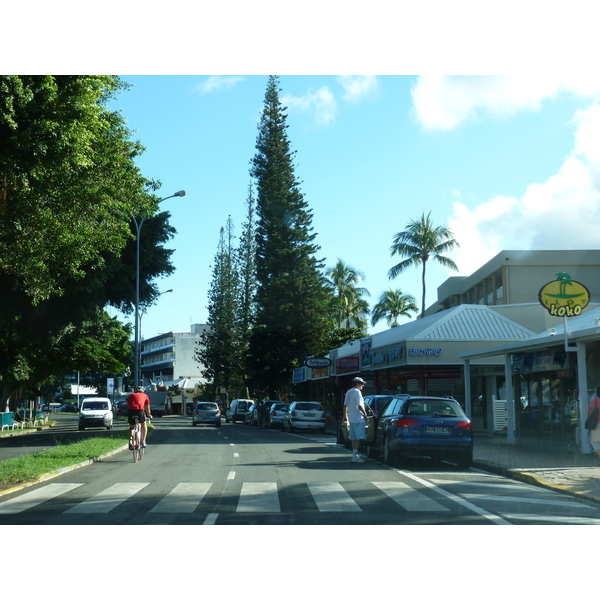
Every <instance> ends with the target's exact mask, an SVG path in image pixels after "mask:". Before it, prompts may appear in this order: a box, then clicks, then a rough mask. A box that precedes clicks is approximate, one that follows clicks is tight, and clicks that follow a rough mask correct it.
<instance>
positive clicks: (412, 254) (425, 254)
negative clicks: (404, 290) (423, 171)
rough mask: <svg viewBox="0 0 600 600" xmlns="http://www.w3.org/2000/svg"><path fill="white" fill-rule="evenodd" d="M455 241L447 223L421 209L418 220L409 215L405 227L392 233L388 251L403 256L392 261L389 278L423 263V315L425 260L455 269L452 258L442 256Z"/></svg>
mask: <svg viewBox="0 0 600 600" xmlns="http://www.w3.org/2000/svg"><path fill="white" fill-rule="evenodd" d="M458 245H459V244H458V242H457V241H456V240H455V239H454V237H453V235H452V231H450V229H449V228H448V227H446V226H443V225H438V226H436V225H434V224H433V222H432V220H431V213H429V214H428V215H427V216H425V213H423V215H422V216H421V218H420V219H419V220H414V219H411V221H410V222H409V223H408V224H407V226H406V229H405V230H404V231H400V232H399V233H397V234H396V235H395V236H394V242H393V244H392V246H391V247H390V252H391V255H392V256H395V255H398V256H402V257H406V258H405V259H404V260H403V261H401V262H399V263H398V264H396V265H394V266H393V267H392V268H391V269H390V270H389V273H388V276H389V278H390V279H394V278H396V277H397V276H398V275H399V274H400V273H401V272H402V271H404V270H405V269H407V268H408V267H410V266H418V265H421V266H422V273H421V282H422V288H423V295H422V300H421V317H423V316H424V315H425V291H426V287H425V276H426V268H427V263H428V261H430V260H434V261H435V262H437V263H439V264H440V265H442V266H444V267H446V268H448V269H451V270H453V271H458V267H457V266H456V264H455V263H454V261H453V260H452V259H450V258H448V257H447V256H444V252H449V251H450V250H453V249H454V248H456V247H458Z"/></svg>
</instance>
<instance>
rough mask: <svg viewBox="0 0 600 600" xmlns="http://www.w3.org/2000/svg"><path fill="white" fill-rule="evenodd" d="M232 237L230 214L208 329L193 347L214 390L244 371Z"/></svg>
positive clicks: (223, 230) (234, 382)
mask: <svg viewBox="0 0 600 600" xmlns="http://www.w3.org/2000/svg"><path fill="white" fill-rule="evenodd" d="M233 238H234V236H233V222H232V220H231V217H229V218H228V220H227V225H226V227H222V228H221V232H220V236H219V245H218V248H217V253H216V255H215V262H214V265H213V278H212V282H211V286H210V289H209V292H208V319H207V324H208V325H209V326H210V329H209V330H208V331H206V332H204V333H203V334H202V336H201V343H200V344H199V346H198V348H197V350H196V358H197V359H198V360H199V361H200V362H201V363H202V364H203V372H202V374H203V375H204V377H206V378H207V379H208V380H210V381H211V382H212V384H213V394H216V393H217V392H218V390H219V389H220V388H221V387H224V388H225V389H231V388H232V387H236V388H237V387H239V386H240V383H241V380H242V374H243V358H242V356H241V355H240V347H241V341H240V335H239V327H238V315H239V306H240V294H239V292H240V278H239V275H238V271H237V269H236V261H235V249H234V247H233Z"/></svg>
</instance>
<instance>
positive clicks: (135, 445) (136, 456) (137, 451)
mask: <svg viewBox="0 0 600 600" xmlns="http://www.w3.org/2000/svg"><path fill="white" fill-rule="evenodd" d="M131 449H132V450H133V462H137V461H138V460H143V459H144V447H143V446H142V427H141V425H140V421H139V419H137V418H136V420H135V427H134V428H133V436H132V444H131Z"/></svg>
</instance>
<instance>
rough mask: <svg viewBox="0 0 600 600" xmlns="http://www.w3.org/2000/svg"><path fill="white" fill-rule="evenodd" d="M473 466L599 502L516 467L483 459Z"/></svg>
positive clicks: (594, 497)
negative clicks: (507, 466) (503, 465)
mask: <svg viewBox="0 0 600 600" xmlns="http://www.w3.org/2000/svg"><path fill="white" fill-rule="evenodd" d="M473 467H475V468H477V469H481V470H482V471H489V472H491V473H495V474H496V475H502V476H503V477H508V478H509V479H515V480H516V481H522V482H523V483H529V484H531V485H536V486H538V487H542V488H546V489H548V490H553V491H555V492H560V493H562V494H566V495H568V496H574V497H575V498H579V499H580V500H581V499H582V498H583V499H585V500H589V501H591V502H594V503H596V504H600V498H599V497H597V496H594V495H592V494H589V493H586V492H578V491H577V490H574V489H573V488H571V487H569V486H567V485H559V484H557V483H550V482H549V481H547V480H545V479H544V478H543V477H540V476H538V475H533V474H532V473H524V472H523V471H518V470H516V469H508V468H506V467H501V466H499V465H496V464H493V463H486V462H484V461H477V460H474V461H473Z"/></svg>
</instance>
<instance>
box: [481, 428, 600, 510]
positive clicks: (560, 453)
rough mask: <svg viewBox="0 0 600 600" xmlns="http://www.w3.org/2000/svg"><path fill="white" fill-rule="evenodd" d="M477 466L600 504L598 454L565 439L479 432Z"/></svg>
mask: <svg viewBox="0 0 600 600" xmlns="http://www.w3.org/2000/svg"><path fill="white" fill-rule="evenodd" d="M473 466H474V467H475V468H478V469H483V470H486V471H491V472H493V473H497V474H499V475H504V476H506V477H511V478H512V479H518V480H520V481H525V482H527V483H533V484H535V485H540V486H543V487H547V488H550V489H554V490H556V491H560V492H563V493H567V494H571V495H575V496H578V497H583V498H586V499H588V500H591V501H594V502H598V503H600V466H598V457H597V456H596V454H595V453H594V454H592V455H589V454H581V453H580V452H579V449H578V448H577V447H572V448H569V447H568V445H567V444H566V443H565V442H552V441H548V440H539V439H527V438H519V439H517V440H515V443H514V444H507V443H506V437H502V436H491V435H489V436H488V435H483V434H480V435H477V434H476V435H475V444H474V454H473Z"/></svg>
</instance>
